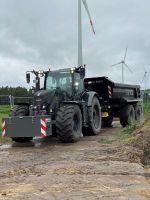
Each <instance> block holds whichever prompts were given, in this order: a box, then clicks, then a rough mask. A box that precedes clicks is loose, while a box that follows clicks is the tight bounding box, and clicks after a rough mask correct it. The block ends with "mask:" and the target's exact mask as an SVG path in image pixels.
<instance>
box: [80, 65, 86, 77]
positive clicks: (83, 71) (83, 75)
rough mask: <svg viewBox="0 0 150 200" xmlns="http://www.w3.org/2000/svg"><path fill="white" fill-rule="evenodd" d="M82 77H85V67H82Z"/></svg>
mask: <svg viewBox="0 0 150 200" xmlns="http://www.w3.org/2000/svg"><path fill="white" fill-rule="evenodd" d="M80 78H81V79H84V78H85V67H81V68H80Z"/></svg>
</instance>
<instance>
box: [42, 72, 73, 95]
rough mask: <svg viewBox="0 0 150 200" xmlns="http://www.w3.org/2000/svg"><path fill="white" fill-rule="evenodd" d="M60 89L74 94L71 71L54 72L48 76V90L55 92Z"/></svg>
mask: <svg viewBox="0 0 150 200" xmlns="http://www.w3.org/2000/svg"><path fill="white" fill-rule="evenodd" d="M58 88H59V89H61V90H65V91H67V93H69V94H70V95H71V94H72V74H71V73H70V72H69V71H68V72H67V71H54V72H50V73H49V74H48V77H47V80H46V89H47V90H50V91H53V90H55V89H58Z"/></svg>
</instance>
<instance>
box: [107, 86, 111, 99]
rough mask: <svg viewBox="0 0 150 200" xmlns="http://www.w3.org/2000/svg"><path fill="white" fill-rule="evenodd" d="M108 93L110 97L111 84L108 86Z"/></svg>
mask: <svg viewBox="0 0 150 200" xmlns="http://www.w3.org/2000/svg"><path fill="white" fill-rule="evenodd" d="M108 95H109V98H111V97H112V88H111V86H110V85H109V86H108Z"/></svg>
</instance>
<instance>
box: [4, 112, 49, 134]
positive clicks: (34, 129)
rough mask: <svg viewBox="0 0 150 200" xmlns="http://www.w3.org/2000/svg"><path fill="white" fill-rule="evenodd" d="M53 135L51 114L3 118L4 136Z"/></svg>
mask: <svg viewBox="0 0 150 200" xmlns="http://www.w3.org/2000/svg"><path fill="white" fill-rule="evenodd" d="M50 135H52V122H51V116H49V115H46V116H23V117H8V118H3V119H2V136H3V137H11V138H13V137H35V136H41V137H46V136H50Z"/></svg>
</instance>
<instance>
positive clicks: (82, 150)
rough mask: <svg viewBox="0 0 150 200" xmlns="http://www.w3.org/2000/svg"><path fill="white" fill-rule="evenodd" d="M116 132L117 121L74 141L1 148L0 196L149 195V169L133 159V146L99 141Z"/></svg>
mask: <svg viewBox="0 0 150 200" xmlns="http://www.w3.org/2000/svg"><path fill="white" fill-rule="evenodd" d="M119 130H120V126H119V124H118V123H115V124H114V126H113V128H108V129H103V130H102V132H101V134H100V135H98V136H94V137H84V138H82V139H81V141H80V142H78V143H75V144H62V143H58V141H57V140H56V139H55V138H49V139H48V140H45V141H44V140H43V141H42V140H39V139H38V140H35V141H34V143H30V144H24V145H23V144H22V145H19V144H16V143H13V144H8V145H2V146H0V199H1V200H22V199H25V200H26V199H29V200H30V199H31V200H32V199H33V200H99V199H102V200H105V199H106V200H127V199H129V200H144V199H150V181H149V177H150V176H149V173H150V170H149V168H148V167H147V168H146V169H144V167H143V165H142V164H140V163H139V164H138V163H135V162H134V161H133V160H131V152H132V151H135V149H134V148H133V149H131V148H130V147H129V146H124V145H103V144H100V143H99V141H100V140H101V138H102V137H103V136H106V135H111V134H115V133H116V132H117V131H119Z"/></svg>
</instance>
